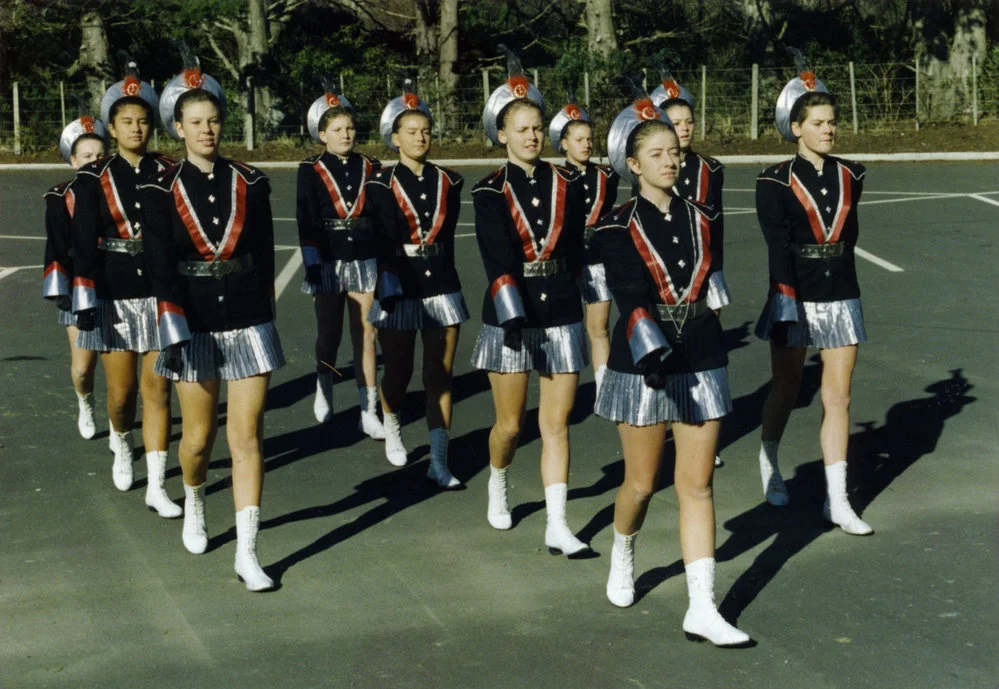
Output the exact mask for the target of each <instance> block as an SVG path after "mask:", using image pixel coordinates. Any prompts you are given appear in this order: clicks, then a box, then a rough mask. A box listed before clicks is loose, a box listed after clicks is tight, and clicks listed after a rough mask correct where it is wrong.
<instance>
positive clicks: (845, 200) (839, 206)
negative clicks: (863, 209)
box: [791, 165, 853, 244]
mask: <svg viewBox="0 0 999 689" xmlns="http://www.w3.org/2000/svg"><path fill="white" fill-rule="evenodd" d="M837 172H838V173H839V179H838V180H837V182H838V183H839V200H838V201H837V203H836V214H835V215H834V216H833V221H832V225H831V227H830V228H829V230H828V232H827V231H826V226H825V225H824V224H823V223H822V215H821V214H820V213H819V206H818V204H817V203H816V202H815V199H814V198H812V195H811V194H810V193H809V192H808V189H806V188H805V185H804V184H802V183H801V180H799V179H798V176H797V175H795V174H793V173H792V174H791V191H793V192H794V195H795V196H796V197H797V198H798V203H800V204H801V207H802V208H804V209H805V214H806V215H807V216H808V224H809V226H810V227H811V228H812V236H813V237H815V243H816V244H825V243H826V242H837V241H839V236H840V233H842V231H843V226H844V225H845V224H846V216H847V215H849V214H850V208H851V207H852V206H853V198H852V189H851V182H850V172H849V170H847V169H846V168H845V167H844V166H843V165H837Z"/></svg>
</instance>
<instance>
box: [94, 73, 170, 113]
mask: <svg viewBox="0 0 999 689" xmlns="http://www.w3.org/2000/svg"><path fill="white" fill-rule="evenodd" d="M126 96H138V97H139V98H141V99H142V100H144V101H146V103H148V104H149V107H150V108H151V109H152V111H153V114H154V115H155V113H156V108H157V106H158V104H159V101H160V98H159V96H158V95H156V89H154V88H153V87H152V86H151V85H150V84H149V83H148V82H145V81H142V80H141V79H139V68H138V67H137V66H136V64H135V62H133V61H131V60H130V61H129V62H128V64H127V65H126V66H125V78H124V79H122V80H121V81H119V82H117V83H115V84H112V85H111V86H110V88H108V90H107V91H105V92H104V96H103V97H102V98H101V120H103V121H104V122H110V121H111V119H110V118H111V106H112V105H114V104H115V103H116V102H118V101H119V100H121V99H122V98H125V97H126Z"/></svg>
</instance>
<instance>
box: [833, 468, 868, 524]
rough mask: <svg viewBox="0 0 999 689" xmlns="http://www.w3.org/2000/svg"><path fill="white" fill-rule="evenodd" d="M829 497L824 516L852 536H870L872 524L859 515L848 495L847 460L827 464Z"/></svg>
mask: <svg viewBox="0 0 999 689" xmlns="http://www.w3.org/2000/svg"><path fill="white" fill-rule="evenodd" d="M826 488H827V490H828V497H827V498H826V504H825V505H823V506H822V516H823V517H825V519H826V521H829V522H832V523H833V524H835V525H836V526H838V527H839V528H841V529H843V531H845V532H846V533H848V534H850V535H852V536H869V535H871V534H872V533H874V529H872V528H871V525H870V524H868V523H867V522H865V521H864V520H863V519H861V518H860V517H858V516H857V513H856V512H854V511H853V508H852V507H851V506H850V500H849V498H847V496H846V462H836V463H835V464H830V465H827V466H826Z"/></svg>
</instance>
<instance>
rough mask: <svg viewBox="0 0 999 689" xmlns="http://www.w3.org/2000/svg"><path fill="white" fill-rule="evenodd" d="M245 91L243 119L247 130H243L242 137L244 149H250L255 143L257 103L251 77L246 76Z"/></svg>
mask: <svg viewBox="0 0 999 689" xmlns="http://www.w3.org/2000/svg"><path fill="white" fill-rule="evenodd" d="M246 92H247V93H246V118H245V119H244V120H243V121H244V123H245V124H244V126H245V127H247V131H245V132H243V138H244V139H245V140H246V150H247V151H252V150H253V148H254V146H255V145H256V143H257V103H256V97H255V96H256V94H255V93H254V92H253V77H246Z"/></svg>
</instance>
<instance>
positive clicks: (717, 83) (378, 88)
mask: <svg viewBox="0 0 999 689" xmlns="http://www.w3.org/2000/svg"><path fill="white" fill-rule="evenodd" d="M815 71H816V74H818V75H819V76H820V79H821V80H822V81H823V82H824V83H825V84H826V86H827V87H828V88H829V89H830V90H831V91H832V92H833V93H836V94H837V96H838V97H839V101H840V126H841V127H844V128H855V129H856V130H857V131H858V132H860V133H863V132H872V133H873V132H880V131H885V130H890V129H895V128H898V127H914V128H918V126H919V123H920V121H921V120H922V121H925V120H926V119H927V118H928V117H929V116H930V115H931V114H932V113H931V107H930V103H931V98H932V94H927V93H925V91H926V88H925V86H924V87H922V88H923V91H924V93H920V84H919V75H918V74H917V70H916V68H915V66H914V65H910V64H904V63H874V64H853V63H847V64H830V65H816V66H815ZM413 73H415V69H414V70H413ZM793 74H794V70H793V69H792V68H790V67H785V68H761V69H757V68H755V67H751V68H733V69H710V70H708V69H703V68H702V69H692V70H677V71H675V72H674V76H675V78H676V79H677V80H678V81H679V82H680V83H681V84H683V85H684V86H685V87H686V88H687V89H688V90H689V91H690V92H691V93H692V94H693V96H694V100H695V117H696V119H697V120H698V132H699V133H700V132H703V135H704V136H707V137H709V138H711V137H725V138H734V137H745V138H758V137H768V136H777V134H776V130H775V128H774V127H773V104H774V103H775V102H776V100H777V95H778V94H779V93H780V90H781V88H782V87H783V85H784V84H785V83H786V81H787V79H788V78H789V77H790V76H791V75H793ZM528 76H529V77H530V78H531V79H532V80H534V81H535V82H536V83H537V85H538V87H539V88H540V89H541V91H542V93H544V94H545V97H546V101H547V111H548V114H549V115H552V114H553V113H554V112H555V111H556V110H557V109H558V108H560V107H562V105H564V102H563V99H564V98H565V92H564V89H563V86H562V84H560V83H558V78H557V76H556V73H555V70H554V68H541V69H537V70H528ZM504 77H505V75H504V73H503V72H502V71H501V70H500V69H492V70H482V71H479V72H476V73H469V74H461V75H459V76H458V79H457V86H456V88H455V89H454V90H453V91H452V92H448V91H446V90H445V89H444V88H443V87H442V86H441V83H440V81H439V80H438V79H437V78H430V79H426V80H424V82H423V83H418V84H417V90H418V92H419V94H420V96H421V97H422V98H423V99H424V100H425V101H426V102H427V103H428V105H429V106H430V108H431V109H432V111H433V112H434V116H435V123H434V127H435V135H436V136H438V137H440V138H444V139H445V140H447V141H450V142H455V143H466V142H485V136H484V134H483V133H482V125H481V122H482V107H483V105H484V103H485V100H486V98H487V97H488V95H489V93H490V92H491V91H492V89H494V88H496V86H498V85H499V84H500V83H501V81H502V79H503V78H504ZM924 79H925V76H924ZM969 81H970V82H971V83H970V84H969V85H968V86H969V90H970V92H971V96H970V100H971V103H970V104H969V106H968V108H967V112H965V113H963V114H962V115H961V116H959V119H963V120H964V121H966V122H974V123H977V121H978V120H979V119H980V118H982V117H997V116H999V83H997V82H996V80H993V79H991V78H985V79H982V78H980V77H979V75H978V73H977V72H973V74H972V75H971V76H970V77H969ZM656 82H657V79H656V77H654V76H653V75H651V74H650V75H648V77H647V82H646V83H645V86H646V87H647V89H648V90H652V89H653V88H655V86H656ZM223 86H224V87H225V88H226V92H227V94H228V104H227V112H228V114H227V122H226V127H225V133H224V139H225V140H226V141H227V142H242V141H244V140H245V137H244V133H245V127H246V126H248V123H249V122H250V120H248V119H247V118H246V116H245V115H246V103H247V102H248V99H247V96H246V93H245V92H243V93H241V92H240V91H239V89H238V87H237V84H236V83H235V82H234V81H233V82H232V83H226V82H225V80H223ZM972 86H973V87H972ZM74 87H76V88H77V90H79V87H78V86H76V85H71V84H65V83H60V82H49V83H38V82H32V83H30V84H29V83H22V84H15V85H14V87H13V88H12V90H11V93H8V94H5V96H4V98H3V99H2V100H0V150H5V151H14V152H21V151H32V150H43V149H48V148H52V147H53V146H54V145H55V144H56V143H57V141H58V138H59V133H60V131H61V129H62V127H63V126H65V124H66V123H67V122H69V121H71V120H72V119H74V118H75V117H76V112H75V108H74V106H73V105H72V100H71V98H70V96H69V94H70V92H71V90H73V88H74ZM341 90H342V92H343V93H344V94H345V95H346V96H347V97H348V98H349V99H350V100H351V102H352V103H353V105H354V107H355V110H356V112H357V116H356V123H357V128H358V132H359V138H360V140H361V141H377V140H378V119H379V115H380V113H381V110H382V108H383V107H384V105H385V103H386V102H387V101H388V100H389V99H390V98H393V97H395V96H396V95H398V93H399V90H398V88H397V87H396V86H395V84H394V77H393V76H392V75H391V74H389V71H388V70H386V71H385V73H382V74H379V73H374V72H372V73H369V74H354V75H350V76H347V77H346V78H344V79H343V80H342V83H341ZM280 95H281V96H282V97H281V99H280V100H279V102H280V105H279V106H277V107H274V108H272V109H271V110H270V111H268V112H260V110H259V109H258V111H257V112H256V115H257V117H256V119H255V124H253V126H254V132H255V136H256V141H258V142H262V141H267V140H274V139H285V140H290V141H304V140H305V139H306V138H308V130H307V128H306V122H305V113H306V112H307V111H308V108H309V105H310V104H311V103H312V101H313V100H314V99H315V98H316V97H318V96H319V95H320V94H318V93H313V92H310V90H308V89H306V88H305V87H304V85H303V86H302V87H301V88H300V89H299V92H298V93H294V94H287V93H285V94H280ZM576 95H577V101H578V102H579V104H580V105H582V106H583V107H584V108H585V109H586V110H587V111H588V112H589V113H590V116H591V118H592V119H593V120H594V121H595V122H596V123H597V127H596V129H597V132H596V134H597V137H596V138H597V140H598V141H599V140H602V138H603V134H604V133H605V128H606V125H607V124H609V122H610V121H611V119H612V118H613V117H614V115H615V114H616V113H617V112H618V111H619V110H620V108H621V107H622V106H623V105H624V104H625V103H626V102H627V101H628V96H627V94H625V93H624V92H622V91H621V90H620V88H618V87H615V86H613V85H611V84H609V83H607V82H606V81H602V80H601V79H599V78H598V76H597V75H592V78H591V75H584V80H583V83H582V84H579V85H577V91H576ZM754 104H755V107H754ZM157 137H158V139H159V141H158V142H157V143H163V144H166V146H165V147H169V144H168V143H167V142H169V141H170V138H169V137H168V136H167V135H166V134H164V133H163V131H162V129H161V128H160V129H159V131H158V132H157Z"/></svg>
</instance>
